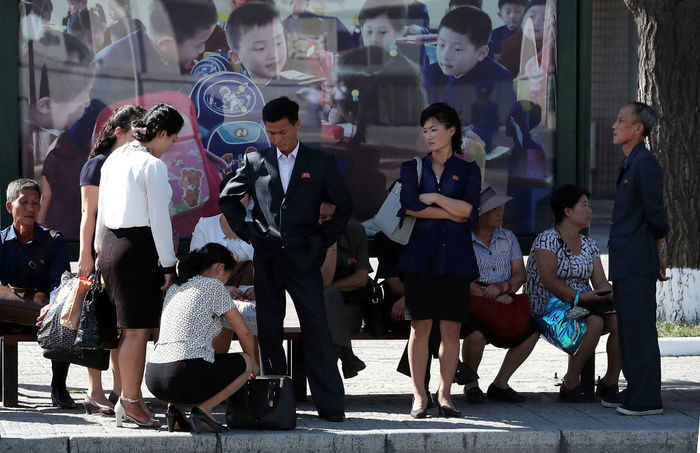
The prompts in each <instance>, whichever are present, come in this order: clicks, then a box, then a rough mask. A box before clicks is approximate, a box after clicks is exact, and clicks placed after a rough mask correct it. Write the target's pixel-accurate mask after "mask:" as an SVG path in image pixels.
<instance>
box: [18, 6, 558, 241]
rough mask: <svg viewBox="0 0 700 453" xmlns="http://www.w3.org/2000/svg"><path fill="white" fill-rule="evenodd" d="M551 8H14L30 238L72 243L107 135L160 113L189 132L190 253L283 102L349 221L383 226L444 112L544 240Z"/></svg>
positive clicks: (180, 143) (491, 180)
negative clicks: (30, 188) (336, 174)
mask: <svg viewBox="0 0 700 453" xmlns="http://www.w3.org/2000/svg"><path fill="white" fill-rule="evenodd" d="M49 4H51V6H52V8H48V6H47V5H49ZM42 5H43V6H44V7H42ZM555 5H556V2H555V1H554V0H529V1H526V0H481V1H480V0H423V1H416V0H366V1H365V2H364V3H362V2H357V1H350V0H333V1H331V0H325V1H323V0H268V1H263V0H253V1H235V2H232V1H230V0H145V1H138V2H137V1H130V0H88V1H85V0H82V1H81V0H70V1H68V0H66V1H64V0H53V3H51V2H49V1H48V0H45V1H43V2H41V1H39V2H37V1H32V2H27V1H20V11H21V13H22V17H21V27H20V28H21V32H20V33H21V36H20V42H21V52H20V85H21V100H20V111H21V112H22V114H23V118H24V119H25V121H23V124H24V128H23V133H22V172H23V176H25V177H31V178H34V179H37V180H39V181H41V184H42V191H43V194H42V195H43V196H42V206H41V212H40V214H39V217H38V219H37V220H38V221H39V222H40V223H43V224H46V225H48V226H50V227H53V228H57V229H61V230H62V231H63V232H64V234H65V236H66V238H68V239H69V240H76V241H77V240H78V239H79V236H80V219H81V172H82V169H83V166H84V165H85V163H86V162H87V161H88V159H89V158H90V155H91V151H92V150H93V146H94V144H95V138H96V137H97V136H98V134H99V133H100V130H101V129H102V128H103V126H104V125H105V123H106V121H107V120H108V119H109V117H110V115H111V114H112V113H113V112H114V111H115V110H116V109H117V108H118V107H120V106H122V105H124V104H127V103H136V104H140V105H142V106H143V107H145V108H149V107H150V106H152V105H155V104H157V103H160V102H164V103H168V104H171V105H173V106H176V108H177V109H178V111H179V112H180V113H181V115H182V116H183V118H184V120H185V126H184V127H183V130H182V132H181V133H180V134H179V135H178V138H177V140H176V141H175V144H174V145H173V147H172V148H171V149H170V150H169V151H167V152H166V153H165V154H164V156H163V157H162V160H163V161H164V162H165V163H166V164H167V166H168V179H169V182H170V186H171V189H172V199H171V203H170V207H169V208H170V214H171V218H172V221H173V226H174V231H175V233H177V234H178V235H180V236H184V237H186V236H189V235H190V234H191V233H192V230H193V228H194V226H195V224H196V223H197V221H198V220H199V218H200V217H203V216H211V215H214V214H216V213H218V212H219V211H218V203H217V198H218V186H219V182H220V181H221V179H222V178H223V177H225V176H226V175H227V174H228V173H231V172H235V171H236V170H237V169H238V168H239V166H240V165H241V164H242V162H243V155H244V154H245V153H247V152H251V151H256V150H264V149H267V148H269V147H270V144H271V142H270V141H269V139H268V137H267V135H266V131H265V124H264V122H263V121H262V107H263V106H264V105H265V103H266V102H267V101H269V100H271V99H274V98H277V97H280V96H287V97H289V98H290V99H292V100H294V101H295V102H297V103H298V104H299V106H300V112H299V118H300V122H301V127H300V133H299V138H300V140H301V141H302V142H303V143H304V144H306V145H308V146H311V147H314V148H318V149H321V150H322V151H324V152H326V153H329V154H332V155H333V156H334V157H335V159H336V163H337V166H338V169H339V171H340V173H341V176H342V177H343V178H344V180H345V183H346V185H347V186H348V188H349V190H350V193H351V196H352V198H353V204H354V212H353V216H354V217H355V218H356V219H357V220H359V221H363V222H365V221H368V220H370V219H371V218H372V217H373V216H374V215H375V214H376V212H377V211H378V210H379V207H380V206H381V204H382V202H383V200H384V198H385V197H386V194H387V190H388V188H389V187H390V186H391V185H392V184H393V182H394V181H395V180H396V179H397V178H398V177H399V168H400V165H401V163H402V162H404V161H406V160H409V159H411V158H413V157H414V156H416V155H423V154H425V153H427V152H428V148H427V146H426V144H425V143H424V141H423V138H422V128H421V126H420V123H419V118H420V113H421V111H422V110H423V109H424V108H425V107H427V106H428V105H430V104H431V103H434V102H447V103H449V104H450V105H452V106H453V107H454V108H455V109H456V110H457V112H458V114H459V116H460V121H461V125H462V128H461V129H462V130H461V134H462V136H463V139H464V140H463V143H464V150H463V153H462V154H461V155H458V157H460V158H463V159H467V160H471V161H475V162H476V163H477V164H478V165H479V167H480V168H481V170H482V181H483V182H484V184H486V183H488V184H490V185H492V186H494V187H495V188H496V190H498V191H499V192H500V193H504V194H508V195H510V196H512V197H514V200H513V201H512V202H510V203H509V204H508V206H507V209H506V212H505V217H504V223H505V226H506V227H508V228H509V229H511V230H513V231H514V232H516V233H518V234H532V233H535V232H537V231H540V230H542V229H544V227H546V226H548V225H549V222H550V219H549V214H548V198H549V194H550V192H551V186H552V183H553V181H552V173H553V170H552V168H553V165H552V164H553V156H554V151H555V150H554V149H553V143H554V130H555V126H556V125H555V117H556V115H555V108H556V106H555V104H554V98H555V97H554V91H555V75H556V68H555V58H554V57H555V51H556V49H555V42H556V40H555V33H554V30H555V23H556V10H555ZM122 132H125V131H122ZM115 143H116V142H115ZM107 154H108V152H107ZM366 226H367V229H368V232H370V234H371V233H372V225H371V222H366Z"/></svg>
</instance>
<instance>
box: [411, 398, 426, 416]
mask: <svg viewBox="0 0 700 453" xmlns="http://www.w3.org/2000/svg"><path fill="white" fill-rule="evenodd" d="M428 399H430V395H428ZM415 402H416V397H415V396H414V397H413V401H412V402H411V407H413V403H415ZM427 415H428V405H426V406H425V407H422V408H420V409H411V417H413V418H425V417H426V416H427Z"/></svg>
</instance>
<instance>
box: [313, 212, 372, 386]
mask: <svg viewBox="0 0 700 453" xmlns="http://www.w3.org/2000/svg"><path fill="white" fill-rule="evenodd" d="M334 211H335V205H332V204H330V203H322V204H321V209H320V215H319V219H318V220H319V223H320V222H323V221H325V220H328V219H330V218H331V217H332V216H333V212H334ZM370 272H372V267H371V266H370V264H369V247H368V244H367V235H366V234H365V229H364V228H363V226H362V225H361V224H359V223H357V222H355V221H352V220H351V221H349V222H348V224H347V226H346V227H345V231H344V232H343V234H342V235H341V236H340V237H339V238H338V241H337V242H336V243H335V244H333V245H331V246H330V247H329V248H328V250H327V251H326V259H325V260H324V262H323V266H321V275H322V276H323V301H324V303H325V305H326V317H327V319H328V327H329V328H330V331H331V337H332V338H333V346H334V348H335V351H336V354H337V355H338V358H339V359H340V361H341V362H342V368H343V377H344V378H345V379H349V378H352V377H355V376H357V373H359V372H360V371H362V370H364V369H365V368H366V365H365V363H364V362H363V361H362V360H360V359H359V358H358V357H357V356H356V355H355V354H354V353H353V352H352V342H351V341H350V338H351V337H352V335H353V334H355V333H357V332H359V330H360V327H362V318H363V316H364V313H365V308H366V306H367V304H368V303H369V299H370V288H369V273H370Z"/></svg>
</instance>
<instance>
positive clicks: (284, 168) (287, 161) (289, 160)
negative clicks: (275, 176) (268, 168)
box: [277, 140, 299, 193]
mask: <svg viewBox="0 0 700 453" xmlns="http://www.w3.org/2000/svg"><path fill="white" fill-rule="evenodd" d="M298 152H299V140H297V146H296V147H295V148H294V151H292V152H291V153H289V155H288V156H285V155H284V154H282V151H280V149H279V148H277V167H278V168H279V170H280V179H281V180H282V188H283V189H284V192H285V193H287V187H289V180H290V179H291V177H292V170H294V162H296V159H297V153H298Z"/></svg>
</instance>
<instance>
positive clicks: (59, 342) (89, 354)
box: [37, 272, 109, 370]
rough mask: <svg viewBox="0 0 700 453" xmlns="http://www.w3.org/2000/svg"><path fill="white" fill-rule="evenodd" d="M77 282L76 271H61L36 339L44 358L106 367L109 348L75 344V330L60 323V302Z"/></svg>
mask: <svg viewBox="0 0 700 453" xmlns="http://www.w3.org/2000/svg"><path fill="white" fill-rule="evenodd" d="M77 284H78V277H77V276H76V275H75V274H72V273H70V272H64V273H63V275H62V276H61V284H60V286H59V287H58V290H57V291H56V297H55V298H54V301H53V304H52V305H51V307H50V308H49V310H48V311H47V312H46V316H45V317H44V321H43V322H42V324H41V327H40V328H39V332H38V333H37V342H38V343H39V345H40V346H41V347H42V348H43V350H44V352H43V354H44V357H46V358H47V359H51V360H58V361H59V362H68V363H74V364H76V365H82V366H86V367H88V368H94V369H96V370H106V369H107V368H109V351H106V350H103V349H96V350H85V349H82V348H80V347H78V346H76V345H75V335H76V331H75V330H71V329H69V328H68V327H64V326H62V325H61V311H62V310H63V304H64V303H65V302H66V300H68V299H69V298H70V297H71V296H72V294H73V290H74V289H75V286H76V285H77Z"/></svg>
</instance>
